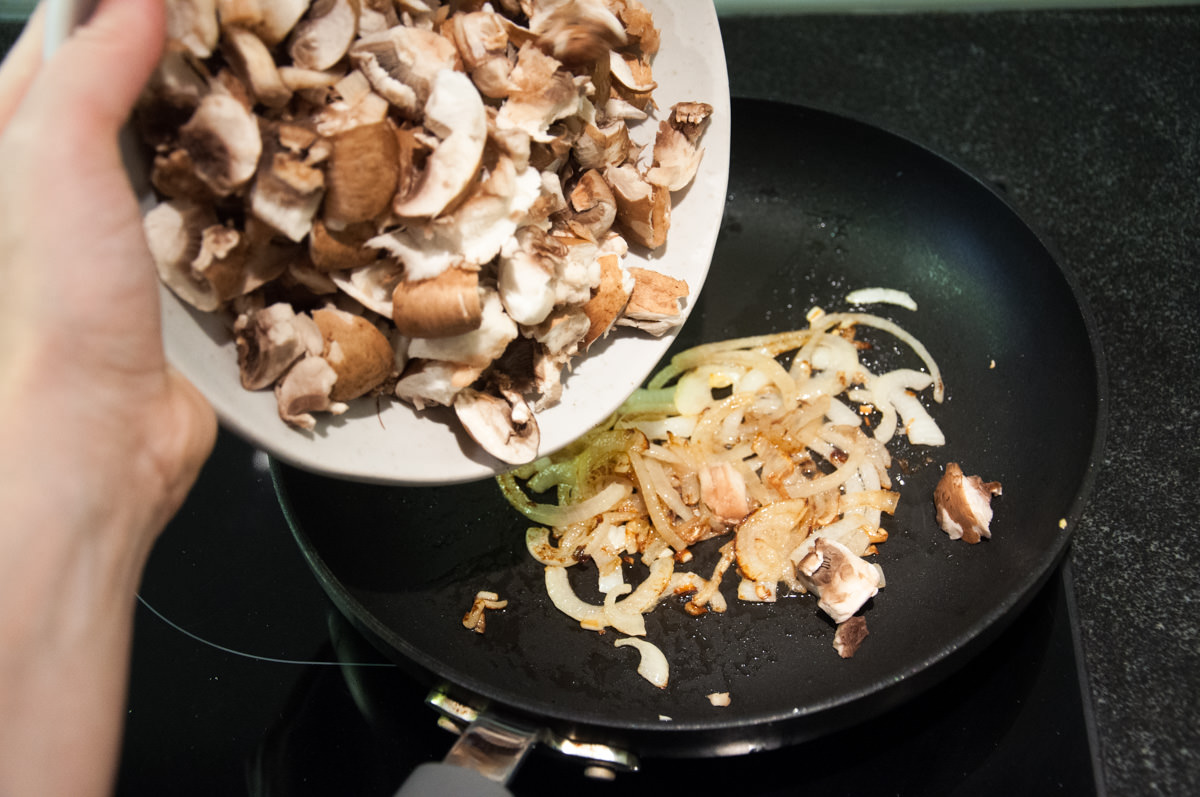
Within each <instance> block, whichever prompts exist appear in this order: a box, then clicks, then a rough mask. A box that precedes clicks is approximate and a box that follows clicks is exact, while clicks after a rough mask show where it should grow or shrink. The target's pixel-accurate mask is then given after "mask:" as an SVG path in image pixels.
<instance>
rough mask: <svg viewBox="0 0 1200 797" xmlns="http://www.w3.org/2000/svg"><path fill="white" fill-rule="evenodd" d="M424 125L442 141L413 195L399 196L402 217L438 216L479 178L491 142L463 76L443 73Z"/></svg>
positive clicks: (480, 105)
mask: <svg viewBox="0 0 1200 797" xmlns="http://www.w3.org/2000/svg"><path fill="white" fill-rule="evenodd" d="M425 126H426V127H428V128H429V130H430V131H432V132H433V133H434V134H436V135H437V136H438V137H439V138H440V139H441V141H440V143H439V144H438V145H437V148H436V149H434V151H433V154H432V155H430V156H429V158H428V161H427V163H426V166H425V171H424V172H423V173H422V174H421V177H420V178H419V180H418V182H417V185H416V188H415V190H414V191H413V193H412V194H411V195H409V196H404V197H401V196H397V197H396V201H395V204H394V205H393V207H392V210H393V212H394V213H395V214H396V215H397V216H400V217H403V218H422V217H424V218H428V217H430V216H436V215H438V214H439V213H441V212H442V211H443V210H445V209H446V206H447V205H449V204H450V203H451V202H453V201H454V200H455V199H457V198H458V197H460V196H461V195H462V194H463V193H464V192H465V191H466V189H467V186H468V184H470V182H471V181H472V180H473V179H474V178H475V174H476V172H478V171H479V165H480V162H481V160H482V158H483V145H484V143H485V142H486V140H487V112H486V110H485V109H484V107H483V100H482V99H480V97H479V92H477V91H476V90H475V87H474V86H473V85H472V84H471V81H470V79H469V78H467V77H466V76H465V75H463V74H462V73H461V72H454V71H453V70H449V69H445V70H442V71H441V72H438V74H437V76H436V78H435V79H434V81H433V88H432V91H431V92H430V94H429V101H428V102H426V103H425Z"/></svg>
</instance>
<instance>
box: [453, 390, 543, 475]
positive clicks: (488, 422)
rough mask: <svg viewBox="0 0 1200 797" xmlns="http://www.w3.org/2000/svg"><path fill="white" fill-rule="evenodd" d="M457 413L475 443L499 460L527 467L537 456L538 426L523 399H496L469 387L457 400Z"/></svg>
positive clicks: (455, 409) (460, 393) (513, 396)
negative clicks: (527, 463) (526, 464)
mask: <svg viewBox="0 0 1200 797" xmlns="http://www.w3.org/2000/svg"><path fill="white" fill-rule="evenodd" d="M454 412H455V414H456V415H458V419H459V420H460V421H462V425H463V428H464V429H466V430H467V433H468V434H470V435H471V437H472V438H474V439H475V442H477V443H479V445H481V446H482V447H483V450H484V451H487V452H488V453H489V454H491V455H492V456H493V457H495V458H496V459H499V460H501V461H503V462H507V463H509V464H512V465H523V464H525V463H526V462H532V461H533V459H534V458H535V457H537V452H538V443H539V442H540V435H539V433H538V427H537V424H536V423H535V422H534V420H533V411H532V410H531V409H530V408H529V405H527V404H526V403H525V401H524V400H523V399H522V398H521V397H520V396H517V395H514V394H509V395H507V396H493V395H491V394H490V393H481V392H480V391H478V390H475V389H473V388H467V389H465V390H462V391H460V392H459V393H458V395H457V396H455V397H454Z"/></svg>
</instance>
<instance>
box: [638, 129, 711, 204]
mask: <svg viewBox="0 0 1200 797" xmlns="http://www.w3.org/2000/svg"><path fill="white" fill-rule="evenodd" d="M703 158H704V150H703V149H700V148H699V147H696V146H695V145H694V144H692V142H691V141H689V140H688V137H687V136H685V135H684V134H683V133H682V132H681V131H679V130H677V129H676V128H674V127H671V125H669V124H667V123H666V122H662V123H660V124H659V126H658V136H657V138H655V141H654V166H653V167H651V168H650V170H649V171H647V172H646V181H647V182H649V183H652V184H654V185H659V186H664V187H665V188H666V189H667V190H668V191H679V190H681V189H683V188H686V187H687V186H688V185H689V184H690V183H691V182H692V179H693V178H694V177H695V176H696V172H697V171H699V169H700V161H701V160H702V159H703Z"/></svg>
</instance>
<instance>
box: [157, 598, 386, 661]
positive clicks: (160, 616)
mask: <svg viewBox="0 0 1200 797" xmlns="http://www.w3.org/2000/svg"><path fill="white" fill-rule="evenodd" d="M137 599H138V602H139V603H141V604H142V605H143V606H145V607H146V608H147V609H148V610H149V611H150V613H151V614H153V615H154V616H155V617H157V618H158V619H159V620H162V621H163V622H164V623H166V624H167V625H168V626H170V627H171V628H174V629H175V630H176V631H178V632H179V633H181V634H183V635H184V636H187V637H190V638H191V639H194V640H196V641H197V642H199V643H201V644H204V645H208V646H209V647H210V648H216V649H217V650H220V651H222V652H224V653H232V654H233V655H234V656H242V657H243V658H247V659H254V660H255V661H265V662H268V663H271V664H299V665H305V666H306V665H317V666H331V667H395V666H396V665H395V664H393V663H392V662H390V661H315V660H313V661H310V660H306V659H281V658H276V657H274V656H259V655H258V654H256V653H247V652H245V651H242V650H234V649H233V648H228V647H225V646H224V645H218V644H217V643H216V642H212V641H211V640H208V639H205V638H204V637H202V636H200V635H198V634H194V633H192V632H191V631H189V630H187V629H186V628H184V627H183V626H181V625H179V624H178V623H176V622H175V621H174V620H172V619H170V618H169V617H167V616H166V615H164V614H163V613H162V612H160V611H159V610H158V609H155V608H154V607H153V606H151V605H150V604H149V602H147V600H146V599H145V598H143V597H142V596H141V594H140V593H139V594H138V596H137Z"/></svg>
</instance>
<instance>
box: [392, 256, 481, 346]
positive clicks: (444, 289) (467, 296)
mask: <svg viewBox="0 0 1200 797" xmlns="http://www.w3.org/2000/svg"><path fill="white" fill-rule="evenodd" d="M392 321H393V322H394V323H395V324H396V329H398V330H399V331H400V332H401V333H402V334H404V335H408V336H409V337H414V338H445V337H450V336H452V335H463V334H466V333H467V332H471V331H472V330H475V329H478V328H479V327H480V325H481V324H482V323H483V305H482V304H481V302H480V298H479V272H478V271H474V270H470V269H465V268H451V269H447V270H446V271H443V272H442V273H441V274H438V275H437V276H436V277H430V278H429V279H424V280H401V281H400V282H398V283H396V290H395V291H394V292H393V293H392Z"/></svg>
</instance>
